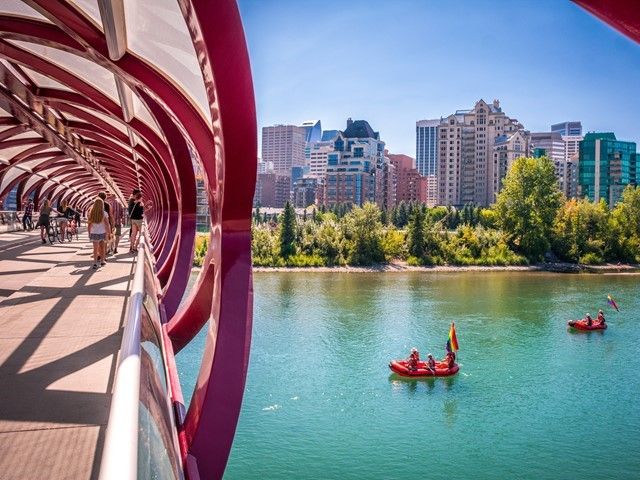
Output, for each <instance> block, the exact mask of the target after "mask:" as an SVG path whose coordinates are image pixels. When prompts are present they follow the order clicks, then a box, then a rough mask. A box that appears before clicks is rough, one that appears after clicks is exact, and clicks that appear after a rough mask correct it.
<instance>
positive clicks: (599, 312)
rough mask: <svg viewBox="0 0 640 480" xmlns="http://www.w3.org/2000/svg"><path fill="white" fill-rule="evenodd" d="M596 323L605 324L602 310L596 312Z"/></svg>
mask: <svg viewBox="0 0 640 480" xmlns="http://www.w3.org/2000/svg"><path fill="white" fill-rule="evenodd" d="M598 322H599V323H600V325H604V323H605V320H604V312H603V311H602V310H598Z"/></svg>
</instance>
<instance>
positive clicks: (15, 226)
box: [0, 210, 22, 232]
mask: <svg viewBox="0 0 640 480" xmlns="http://www.w3.org/2000/svg"><path fill="white" fill-rule="evenodd" d="M21 218H22V217H18V212H16V211H15V210H0V232H13V231H14V230H19V229H21V228H22V223H21V221H20V219H21Z"/></svg>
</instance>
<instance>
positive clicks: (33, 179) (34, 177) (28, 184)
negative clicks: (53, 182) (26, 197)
mask: <svg viewBox="0 0 640 480" xmlns="http://www.w3.org/2000/svg"><path fill="white" fill-rule="evenodd" d="M40 179H41V178H40V176H39V175H38V174H35V175H32V176H31V177H30V178H29V179H28V180H27V182H26V183H25V184H24V191H25V192H26V191H27V190H29V189H30V188H31V187H33V185H34V184H35V183H36V182H37V181H38V180H40Z"/></svg>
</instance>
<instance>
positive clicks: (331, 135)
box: [320, 130, 340, 142]
mask: <svg viewBox="0 0 640 480" xmlns="http://www.w3.org/2000/svg"><path fill="white" fill-rule="evenodd" d="M338 133H340V130H325V131H324V132H322V138H321V139H320V141H321V142H332V141H333V140H334V139H335V138H336V137H337V136H338Z"/></svg>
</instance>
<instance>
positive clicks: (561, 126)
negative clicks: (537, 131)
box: [551, 122, 582, 137]
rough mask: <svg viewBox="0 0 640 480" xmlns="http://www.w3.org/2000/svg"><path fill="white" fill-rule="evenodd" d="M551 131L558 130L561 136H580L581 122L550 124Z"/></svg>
mask: <svg viewBox="0 0 640 480" xmlns="http://www.w3.org/2000/svg"><path fill="white" fill-rule="evenodd" d="M551 131H552V132H558V133H559V134H560V135H562V136H563V137H567V136H581V135H582V123H581V122H562V123H556V124H555V125H551Z"/></svg>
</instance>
